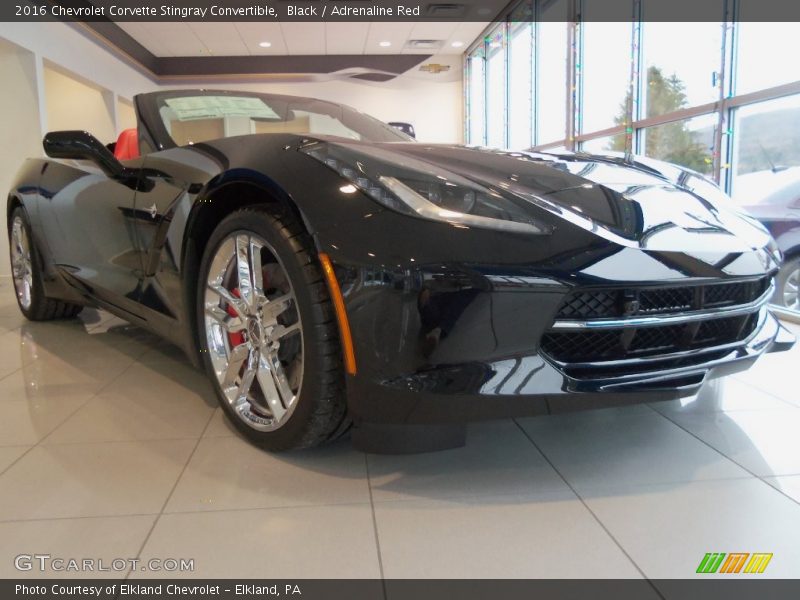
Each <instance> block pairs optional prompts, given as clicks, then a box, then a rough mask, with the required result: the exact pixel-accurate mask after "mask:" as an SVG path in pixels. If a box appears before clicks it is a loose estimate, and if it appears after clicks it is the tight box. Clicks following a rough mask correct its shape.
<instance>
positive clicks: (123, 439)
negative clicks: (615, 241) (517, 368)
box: [0, 282, 800, 578]
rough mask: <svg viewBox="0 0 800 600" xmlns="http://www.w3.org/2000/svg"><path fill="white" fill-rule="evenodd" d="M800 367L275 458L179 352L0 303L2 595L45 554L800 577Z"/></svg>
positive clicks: (421, 569) (370, 572) (785, 357)
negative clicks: (388, 452) (426, 440)
mask: <svg viewBox="0 0 800 600" xmlns="http://www.w3.org/2000/svg"><path fill="white" fill-rule="evenodd" d="M794 329H795V331H796V332H800V328H797V327H794ZM798 357H800V348H799V349H798V350H795V351H792V352H791V353H786V354H779V355H771V356H767V357H765V358H763V359H762V360H761V362H760V363H759V364H758V365H757V366H756V367H755V368H753V369H752V370H751V371H749V372H747V373H744V374H740V375H737V376H733V377H730V378H728V379H726V380H724V381H722V380H720V381H716V382H714V383H713V384H711V385H709V386H708V387H707V388H706V389H705V390H704V391H703V393H702V394H701V395H700V396H699V397H698V398H696V399H691V400H686V401H675V402H670V403H660V404H657V405H656V404H654V405H652V406H636V407H630V408H624V409H609V410H600V411H592V412H583V413H575V414H569V415H561V416H554V417H537V418H531V419H519V420H518V421H516V422H515V421H511V420H506V421H498V422H493V423H485V424H479V425H474V426H472V427H470V430H469V437H468V442H467V445H466V447H465V448H462V449H458V450H451V451H446V452H441V453H434V454H424V455H416V456H374V455H369V456H365V455H363V454H361V453H358V452H355V451H354V450H352V448H351V447H350V445H349V443H348V442H343V443H339V444H336V445H333V446H330V447H326V448H322V449H317V450H313V451H307V452H300V453H291V454H282V455H270V454H266V453H264V452H262V451H260V450H257V449H255V448H253V447H252V446H250V445H248V444H247V443H245V442H244V441H242V440H241V439H240V438H239V437H238V436H237V435H236V434H235V433H234V432H233V431H232V430H231V428H230V427H229V426H228V425H227V424H226V422H225V421H224V419H223V418H222V415H221V413H220V411H219V409H217V408H216V407H215V401H214V398H213V395H212V393H211V392H210V387H209V385H208V384H207V383H206V381H205V378H204V376H203V375H202V374H201V373H199V372H196V371H195V370H193V369H192V368H191V367H190V366H189V365H188V363H187V362H186V361H185V360H184V359H182V358H181V357H180V355H179V354H178V353H176V352H175V350H174V349H173V348H170V347H169V346H166V345H164V344H163V343H161V342H160V341H159V340H158V339H156V338H155V337H153V336H151V335H149V334H147V333H145V332H143V331H141V330H137V329H135V328H132V327H130V326H127V325H126V324H125V323H123V322H121V321H119V320H118V319H115V318H113V317H110V316H109V315H107V314H105V313H99V312H97V311H90V310H87V311H84V314H83V315H82V317H81V320H78V321H73V322H58V323H26V322H24V320H23V319H22V317H21V316H19V315H18V312H17V308H16V305H15V304H14V299H13V297H12V295H11V293H10V290H9V286H8V283H5V282H4V283H2V284H0V577H12V576H19V575H24V574H20V573H18V572H16V571H14V568H13V560H12V559H13V557H14V556H15V555H17V554H20V553H49V554H52V555H54V556H61V557H68V558H69V557H78V558H83V557H94V558H104V559H106V560H110V559H112V558H133V557H143V558H148V557H162V558H163V557H178V558H194V559H195V571H194V573H192V574H191V575H192V576H195V577H205V576H228V577H258V578H270V577H283V578H292V577H312V578H313V577H356V578H377V577H381V576H384V577H389V578H393V577H398V578H404V577H471V578H483V577H489V578H491V577H626V578H639V577H651V578H661V577H664V578H685V577H691V576H692V575H693V574H694V571H695V568H696V567H697V565H698V563H699V561H700V559H701V558H702V556H703V555H704V554H705V553H706V552H732V551H739V552H772V553H774V558H773V560H772V562H771V564H770V565H769V567H768V569H767V571H766V573H765V576H770V577H800V434H799V433H798V432H800V394H798V393H797V385H796V383H795V382H794V379H793V377H794V376H795V372H794V371H793V369H796V368H797V364H798ZM36 575H37V576H38V574H36ZM49 575H55V573H49ZM59 575H61V574H59ZM112 575H113V574H112ZM131 575H132V576H144V575H147V574H146V573H141V572H135V573H132V574H131ZM159 575H163V573H161V574H159Z"/></svg>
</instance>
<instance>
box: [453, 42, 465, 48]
mask: <svg viewBox="0 0 800 600" xmlns="http://www.w3.org/2000/svg"><path fill="white" fill-rule="evenodd" d="M450 45H451V46H452V47H453V48H461V46H463V45H464V42H453V43H452V44H450Z"/></svg>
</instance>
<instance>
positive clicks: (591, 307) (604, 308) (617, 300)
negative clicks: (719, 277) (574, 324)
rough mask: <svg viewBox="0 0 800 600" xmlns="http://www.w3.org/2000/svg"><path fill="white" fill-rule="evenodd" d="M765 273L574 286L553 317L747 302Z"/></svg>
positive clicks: (758, 292)
mask: <svg viewBox="0 0 800 600" xmlns="http://www.w3.org/2000/svg"><path fill="white" fill-rule="evenodd" d="M769 283H770V279H769V277H763V278H761V279H757V280H751V281H734V282H730V283H708V284H703V285H684V286H673V287H658V288H628V289H614V290H609V289H603V290H576V291H574V292H571V293H569V294H568V295H567V296H566V298H564V300H563V302H562V303H561V306H560V307H559V309H558V312H557V314H556V318H557V319H567V320H569V319H571V320H583V319H605V318H622V317H632V316H644V315H653V314H666V313H681V312H686V311H688V310H703V309H709V308H724V307H728V306H736V305H739V304H749V303H750V302H754V301H755V300H757V299H758V298H760V297H761V296H762V295H763V294H764V293H765V292H766V291H767V288H768V287H769Z"/></svg>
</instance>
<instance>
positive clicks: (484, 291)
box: [7, 90, 794, 451]
mask: <svg viewBox="0 0 800 600" xmlns="http://www.w3.org/2000/svg"><path fill="white" fill-rule="evenodd" d="M135 105H136V113H137V118H138V127H137V128H136V129H132V130H127V131H125V132H123V133H122V135H120V137H119V139H118V140H117V141H116V143H115V144H109V145H108V146H105V145H103V144H102V143H101V142H100V141H98V140H97V139H96V138H94V137H93V136H92V135H90V134H89V133H86V132H81V131H60V132H53V133H49V134H47V136H46V137H45V139H44V149H45V153H46V154H47V157H48V158H44V159H39V158H37V159H30V160H28V161H27V162H26V163H25V164H24V166H23V167H22V169H21V171H20V173H19V175H18V178H17V181H16V183H15V184H14V186H13V189H12V190H11V192H10V194H9V196H8V209H7V217H8V229H9V239H10V244H11V262H12V267H13V279H14V285H15V289H16V293H17V300H18V302H19V306H20V309H21V310H22V312H23V313H24V314H25V316H26V317H28V318H29V319H32V320H46V319H54V318H62V317H71V316H74V315H76V314H77V313H78V312H79V311H80V310H81V308H82V307H83V306H95V307H102V308H104V309H106V310H108V311H110V312H112V313H114V314H116V315H119V316H120V317H122V318H124V319H126V320H128V321H130V322H131V323H133V324H136V325H140V326H142V327H145V328H148V329H150V330H152V331H154V332H156V333H158V334H159V335H161V336H163V337H164V338H167V339H168V340H169V341H171V342H173V343H174V344H176V345H178V346H180V347H181V348H182V349H183V350H184V351H185V352H186V354H187V355H188V356H189V357H190V358H191V359H192V360H193V361H194V362H195V364H196V365H197V366H198V367H200V366H202V367H203V368H204V369H205V370H206V371H207V372H208V375H209V378H210V380H211V383H212V385H213V386H214V388H215V389H216V393H217V396H218V397H219V402H220V405H221V406H222V408H223V409H224V411H225V413H226V414H227V415H228V417H229V418H230V420H231V421H232V422H233V423H234V424H235V426H236V427H237V428H238V429H239V430H240V431H241V432H242V433H243V434H244V435H245V436H247V437H248V438H250V439H251V440H253V441H254V442H256V443H258V444H260V445H262V446H264V447H266V448H268V449H272V450H280V449H288V448H297V447H304V446H313V445H317V444H320V443H322V442H325V441H328V440H332V439H335V438H337V437H339V436H341V435H342V434H343V433H345V432H347V431H348V430H349V429H351V426H353V427H352V429H353V438H354V441H355V442H356V443H357V444H359V445H361V446H362V447H365V448H377V449H384V450H389V451H402V450H404V449H407V448H412V449H433V448H437V447H445V446H452V445H456V444H458V443H459V442H460V441H462V440H463V432H464V429H465V423H467V422H469V421H472V420H476V419H487V418H500V417H508V416H521V415H532V414H540V413H552V412H558V411H563V410H570V409H576V408H593V407H601V406H609V405H613V404H626V403H632V402H641V401H651V400H658V399H667V398H675V397H679V396H686V395H691V394H694V393H696V392H697V391H698V389H699V388H700V386H701V385H702V384H703V382H704V381H705V380H706V379H708V378H709V377H714V376H719V375H721V374H725V373H729V372H732V371H736V370H740V369H745V368H747V367H748V366H749V365H750V364H752V363H753V362H754V361H755V360H756V359H757V358H758V357H759V356H760V355H761V354H763V353H765V352H769V351H775V350H781V349H786V348H788V347H790V346H791V345H792V344H793V343H794V338H793V337H792V336H791V335H790V334H789V333H788V332H787V331H786V330H784V329H782V327H781V326H780V324H779V323H778V321H777V320H776V319H775V318H774V317H773V316H772V314H771V313H770V312H769V310H768V308H767V302H768V299H769V298H770V296H771V295H772V288H773V275H774V274H775V273H776V271H777V269H778V266H779V261H780V253H779V252H778V250H777V248H776V247H775V245H774V243H773V242H772V240H771V238H770V236H769V234H768V233H767V232H766V231H765V230H764V228H763V227H762V226H761V225H760V224H758V222H756V221H754V220H753V219H752V218H749V217H748V216H746V215H745V214H742V213H737V212H735V211H734V210H733V209H731V208H730V207H729V206H727V204H728V200H727V197H726V196H724V194H722V192H720V190H719V189H718V188H717V187H716V186H715V185H714V184H712V183H711V182H709V181H707V180H705V179H704V178H703V177H701V176H700V175H698V174H696V173H693V172H689V171H686V170H683V169H680V168H677V167H674V166H672V165H668V164H665V163H660V162H656V161H650V160H647V159H640V158H634V157H630V156H628V157H625V156H610V155H609V156H605V155H602V156H600V155H588V154H582V153H550V154H548V153H535V152H508V151H499V150H491V149H487V148H477V147H466V146H458V145H432V144H425V143H418V142H415V141H414V140H412V139H411V138H409V137H407V136H406V135H405V134H403V133H401V132H400V131H398V130H396V129H394V128H392V127H390V126H388V125H386V124H384V123H381V122H380V121H377V120H375V119H373V118H371V117H368V116H366V115H363V114H361V113H359V112H357V111H356V110H353V109H351V108H348V107H346V106H340V105H337V104H332V103H329V102H323V101H320V100H313V99H306V98H296V97H289V96H278V95H264V94H255V93H247V92H223V91H208V90H204V91H198V90H188V91H187V90H182V91H170V92H155V93H149V94H143V95H140V96H138V97H137V98H136V99H135Z"/></svg>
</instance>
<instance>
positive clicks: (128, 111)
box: [117, 98, 136, 133]
mask: <svg viewBox="0 0 800 600" xmlns="http://www.w3.org/2000/svg"><path fill="white" fill-rule="evenodd" d="M135 128H136V111H135V110H134V109H133V103H132V102H130V101H128V100H125V99H123V98H117V129H118V133H119V131H122V130H123V129H135Z"/></svg>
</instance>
